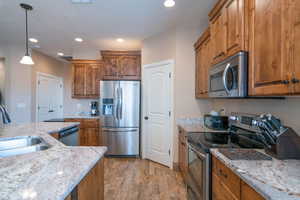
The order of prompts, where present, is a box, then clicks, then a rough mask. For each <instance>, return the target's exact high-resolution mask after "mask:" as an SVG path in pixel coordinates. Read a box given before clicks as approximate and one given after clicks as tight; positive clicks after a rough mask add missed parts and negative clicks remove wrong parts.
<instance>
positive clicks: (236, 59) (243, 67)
mask: <svg viewBox="0 0 300 200" xmlns="http://www.w3.org/2000/svg"><path fill="white" fill-rule="evenodd" d="M208 80H209V83H208V85H209V88H208V91H209V96H210V97H220V98H226V97H228V98H237V97H239V98H240V97H246V96H247V95H248V92H247V91H248V84H247V83H248V54H247V52H239V53H238V54H236V55H234V56H232V57H230V58H228V59H226V60H225V61H223V62H221V63H219V64H216V65H214V66H213V67H212V68H211V69H210V71H209V79H208Z"/></svg>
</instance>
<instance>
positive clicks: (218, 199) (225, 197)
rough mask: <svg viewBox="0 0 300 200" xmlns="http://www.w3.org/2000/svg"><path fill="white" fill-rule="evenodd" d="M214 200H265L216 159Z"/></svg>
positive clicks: (213, 160) (213, 171)
mask: <svg viewBox="0 0 300 200" xmlns="http://www.w3.org/2000/svg"><path fill="white" fill-rule="evenodd" d="M212 165H213V167H212V199H213V200H264V198H263V197H262V196H261V195H260V194H258V193H257V192H256V191H255V190H254V189H253V188H251V187H250V186H249V185H248V184H247V183H245V182H244V181H242V180H241V179H240V178H239V177H238V176H237V175H236V174H235V173H234V172H233V171H231V169H229V168H228V167H226V166H225V165H224V164H223V163H222V162H221V161H219V160H218V159H217V158H216V157H214V156H213V157H212Z"/></svg>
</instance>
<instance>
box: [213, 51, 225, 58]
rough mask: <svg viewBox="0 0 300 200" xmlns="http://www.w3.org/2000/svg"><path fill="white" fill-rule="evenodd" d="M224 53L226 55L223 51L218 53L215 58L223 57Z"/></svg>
mask: <svg viewBox="0 0 300 200" xmlns="http://www.w3.org/2000/svg"><path fill="white" fill-rule="evenodd" d="M223 55H225V53H224V52H222V53H220V54H218V55H216V56H215V57H214V58H213V59H214V60H215V59H217V58H219V57H221V56H223Z"/></svg>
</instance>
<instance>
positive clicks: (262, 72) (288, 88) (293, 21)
mask: <svg viewBox="0 0 300 200" xmlns="http://www.w3.org/2000/svg"><path fill="white" fill-rule="evenodd" d="M249 2H250V4H249V13H250V20H249V30H250V34H249V50H250V52H249V55H250V57H249V80H250V83H249V93H250V95H252V96H279V95H296V94H299V93H300V70H299V67H298V66H299V64H300V59H299V56H298V55H299V53H300V44H299V42H298V41H299V39H300V11H299V10H300V2H299V1H295V0H286V1H280V0H249Z"/></svg>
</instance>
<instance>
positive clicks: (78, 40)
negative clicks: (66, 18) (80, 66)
mask: <svg viewBox="0 0 300 200" xmlns="http://www.w3.org/2000/svg"><path fill="white" fill-rule="evenodd" d="M75 41H76V42H82V41H83V39H82V38H79V37H78V38H75Z"/></svg>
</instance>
